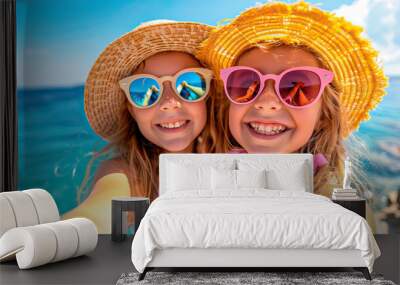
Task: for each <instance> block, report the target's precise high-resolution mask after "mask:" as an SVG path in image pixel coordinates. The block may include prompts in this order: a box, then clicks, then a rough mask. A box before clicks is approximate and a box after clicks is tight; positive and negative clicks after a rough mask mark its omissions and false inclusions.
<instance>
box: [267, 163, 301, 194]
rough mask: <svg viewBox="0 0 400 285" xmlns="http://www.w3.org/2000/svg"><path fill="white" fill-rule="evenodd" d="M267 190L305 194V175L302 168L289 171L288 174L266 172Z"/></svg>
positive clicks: (274, 170)
mask: <svg viewBox="0 0 400 285" xmlns="http://www.w3.org/2000/svg"><path fill="white" fill-rule="evenodd" d="M267 181H268V189H272V190H289V191H302V192H306V191H307V189H306V185H307V183H306V175H305V170H304V167H298V168H294V169H292V170H291V172H290V174H286V173H285V172H284V171H281V170H277V169H271V170H269V171H268V172H267Z"/></svg>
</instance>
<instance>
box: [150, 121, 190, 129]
mask: <svg viewBox="0 0 400 285" xmlns="http://www.w3.org/2000/svg"><path fill="white" fill-rule="evenodd" d="M189 122H190V121H189V120H179V121H175V122H168V123H159V124H156V125H157V127H160V128H161V129H164V130H177V129H181V128H184V127H185V126H186V125H187V124H188V123H189Z"/></svg>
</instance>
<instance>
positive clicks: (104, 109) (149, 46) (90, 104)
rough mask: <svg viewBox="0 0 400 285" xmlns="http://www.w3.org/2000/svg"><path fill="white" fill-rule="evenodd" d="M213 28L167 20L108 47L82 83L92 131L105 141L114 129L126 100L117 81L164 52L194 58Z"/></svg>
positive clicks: (133, 31) (87, 115)
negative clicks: (183, 54) (148, 59)
mask: <svg viewBox="0 0 400 285" xmlns="http://www.w3.org/2000/svg"><path fill="white" fill-rule="evenodd" d="M211 29H212V27H211V26H208V25H204V24H200V23H191V22H175V21H168V20H159V21H151V22H147V23H144V24H142V25H140V26H138V27H137V28H135V29H134V30H132V31H131V32H129V33H127V34H125V35H123V36H122V37H120V38H118V39H117V40H115V41H113V42H112V43H111V44H109V45H108V46H107V47H106V48H105V49H104V50H103V52H102V53H101V54H100V56H99V57H98V58H97V60H96V62H95V63H94V65H93V67H92V69H91V70H90V72H89V75H88V78H87V80H86V83H85V92H84V97H85V99H84V100H85V102H84V105H85V113H86V117H87V119H88V121H89V123H90V125H91V127H92V128H93V130H94V131H95V132H96V133H97V134H98V135H100V136H101V137H103V138H104V139H106V140H107V138H109V137H110V136H111V135H112V134H113V132H114V131H115V128H116V123H117V120H118V114H119V113H120V111H121V110H122V109H123V107H124V104H125V103H126V97H125V95H124V93H123V91H122V90H121V89H120V87H119V85H118V81H119V80H120V79H122V78H124V77H127V76H129V75H131V73H132V71H133V70H134V69H135V68H136V67H137V66H138V65H139V64H140V63H141V62H142V61H143V60H145V59H146V58H148V57H150V56H152V55H154V54H156V53H159V52H164V51H181V52H187V53H190V54H194V53H195V52H196V51H197V49H198V47H199V45H200V43H201V42H202V41H203V40H204V39H206V37H207V36H208V34H209V32H210V31H211Z"/></svg>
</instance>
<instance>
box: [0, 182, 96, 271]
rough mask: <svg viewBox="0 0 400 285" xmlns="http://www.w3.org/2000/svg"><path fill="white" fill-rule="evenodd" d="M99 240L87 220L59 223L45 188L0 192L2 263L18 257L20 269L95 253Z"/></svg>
mask: <svg viewBox="0 0 400 285" xmlns="http://www.w3.org/2000/svg"><path fill="white" fill-rule="evenodd" d="M97 238H98V235H97V229H96V226H95V225H94V223H93V222H92V221H90V220H88V219H86V218H74V219H69V220H64V221H60V215H59V212H58V208H57V205H56V203H55V201H54V200H53V198H52V197H51V195H50V194H49V193H48V192H47V191H45V190H43V189H30V190H25V191H13V192H3V193H0V262H1V261H7V260H10V259H15V258H16V259H17V263H18V266H19V268H20V269H28V268H32V267H36V266H40V265H43V264H46V263H50V262H57V261H60V260H64V259H67V258H71V257H76V256H79V255H83V254H86V253H88V252H90V251H92V250H94V249H95V248H96V245H97Z"/></svg>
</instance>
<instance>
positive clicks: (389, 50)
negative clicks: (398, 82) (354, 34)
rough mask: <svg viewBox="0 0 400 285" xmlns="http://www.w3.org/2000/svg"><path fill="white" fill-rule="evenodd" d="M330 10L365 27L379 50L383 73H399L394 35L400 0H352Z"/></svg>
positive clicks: (399, 50)
mask: <svg viewBox="0 0 400 285" xmlns="http://www.w3.org/2000/svg"><path fill="white" fill-rule="evenodd" d="M333 12H335V13H336V14H337V15H339V16H343V17H345V18H346V19H347V20H349V21H351V22H352V23H354V24H357V25H360V26H362V27H364V29H365V32H364V34H365V35H366V36H367V37H368V38H370V39H371V40H372V42H373V45H374V47H375V48H376V49H377V50H378V51H379V52H380V60H381V61H382V62H383V64H384V67H385V72H386V73H387V74H389V75H400V43H398V42H396V36H397V37H398V36H399V35H396V32H397V29H398V27H399V26H400V17H398V16H399V15H400V1H398V0H355V1H354V2H353V3H352V4H350V5H346V4H345V5H342V6H340V7H339V8H337V9H336V10H334V11H333Z"/></svg>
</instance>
